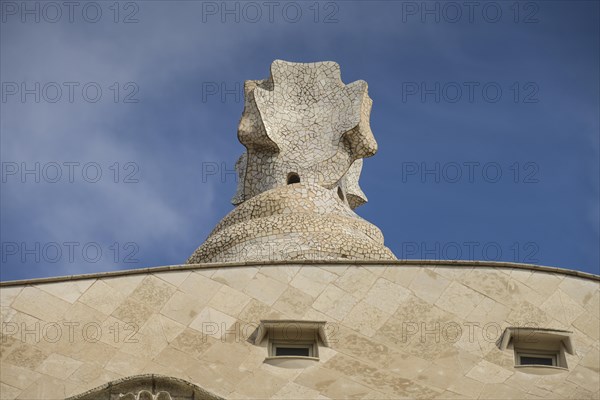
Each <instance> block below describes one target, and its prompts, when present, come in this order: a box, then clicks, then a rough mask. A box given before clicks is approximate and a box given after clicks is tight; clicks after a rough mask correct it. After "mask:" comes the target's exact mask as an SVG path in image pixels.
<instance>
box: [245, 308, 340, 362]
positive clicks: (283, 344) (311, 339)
mask: <svg viewBox="0 0 600 400" xmlns="http://www.w3.org/2000/svg"><path fill="white" fill-rule="evenodd" d="M325 325H326V322H325V321H299V320H261V321H260V325H259V326H258V328H257V329H256V331H255V332H254V333H253V334H252V336H251V340H252V341H253V342H254V344H256V345H260V344H261V343H262V342H263V340H266V342H267V345H266V350H267V354H266V356H267V357H266V358H265V362H266V363H269V364H271V365H276V366H279V367H283V368H305V367H309V366H310V365H311V364H312V363H314V362H318V361H319V346H326V347H327V346H329V342H328V339H327V333H326V330H325Z"/></svg>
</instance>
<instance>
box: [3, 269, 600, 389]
mask: <svg viewBox="0 0 600 400" xmlns="http://www.w3.org/2000/svg"><path fill="white" fill-rule="evenodd" d="M140 272H141V273H140ZM0 293H1V296H2V298H1V303H2V324H3V325H2V326H3V334H2V350H1V371H2V372H1V376H0V381H1V392H2V398H3V399H64V398H66V397H69V396H77V395H80V394H83V393H85V392H87V391H89V390H92V389H94V388H97V387H100V386H102V385H106V384H107V383H110V382H112V381H118V380H122V379H123V378H127V377H131V376H137V375H148V374H154V375H159V376H164V377H172V378H177V379H180V380H183V381H186V382H188V383H189V384H191V385H193V386H194V387H196V388H197V390H202V393H210V394H211V396H214V397H224V398H305V399H308V398H321V399H323V398H349V397H352V398H370V399H376V398H439V399H442V398H446V399H447V398H481V399H492V398H493V399H498V398H503V399H505V398H511V399H517V398H518V399H521V398H544V399H548V398H572V399H582V398H589V399H592V398H598V396H599V394H600V388H599V381H598V376H599V370H600V365H599V359H600V349H599V346H600V345H599V343H600V341H599V340H600V337H599V335H600V332H599V328H600V320H599V318H600V315H599V310H600V303H599V302H600V297H599V278H598V277H597V276H589V275H585V274H582V273H574V272H571V271H566V272H565V271H562V270H558V269H552V268H548V269H547V270H544V269H543V268H540V267H530V266H524V265H519V264H493V263H492V264H488V265H486V264H482V263H469V262H464V263H446V264H444V263H437V264H436V263H431V262H430V263H423V264H417V263H411V262H406V261H404V262H402V261H395V262H394V261H391V262H387V263H380V264H378V263H375V262H370V263H365V262H363V263H360V262H350V263H339V262H330V263H312V264H311V263H300V264H293V263H289V264H275V263H270V264H269V263H262V264H260V263H259V264H256V265H237V266H236V265H235V264H222V265H219V264H213V265H188V266H178V267H171V268H170V269H169V268H158V269H156V270H155V271H153V270H152V269H151V270H144V271H132V272H131V273H126V272H125V273H119V274H102V275H98V276H92V277H89V278H86V277H74V278H66V279H56V280H52V279H49V280H46V282H43V281H39V282H36V281H30V282H23V283H18V282H15V283H14V284H13V283H4V284H3V286H2V288H1V290H0ZM261 320H308V321H326V323H327V328H326V331H327V335H328V345H329V347H326V346H324V345H323V344H322V343H319V349H318V350H319V357H318V360H313V361H310V362H309V363H308V364H306V365H302V366H300V367H297V368H285V367H280V366H277V365H272V364H269V363H268V362H265V359H266V358H267V356H268V350H267V342H268V341H267V340H264V341H262V342H261V343H259V344H255V343H253V342H252V340H251V336H252V334H253V332H254V331H255V329H256V328H257V327H258V325H259V324H260V321H261ZM511 326H512V327H519V326H536V327H539V328H548V329H557V330H565V331H570V332H572V333H571V340H572V343H573V347H574V354H573V355H570V354H567V368H566V369H552V370H550V371H549V372H551V374H548V375H540V374H539V371H538V372H535V371H534V372H531V371H523V370H521V369H519V368H516V367H515V356H514V354H513V353H514V352H513V351H512V350H511V349H506V350H501V349H500V345H499V341H500V339H501V336H502V333H503V332H504V329H505V328H506V327H511ZM544 372H548V371H544ZM125 381H127V380H125ZM144 382H146V381H144ZM138 388H139V389H138V391H140V390H143V389H144V387H143V384H140V385H139V386H138ZM150 390H152V388H150ZM105 392H106V389H105ZM103 393H104V392H103ZM199 393H200V392H199ZM119 394H127V393H119ZM132 395H133V394H132ZM153 395H154V396H155V398H158V397H156V393H154V394H153ZM95 396H96V397H90V398H97V399H104V398H106V399H112V398H118V397H114V396H113V397H101V395H99V394H96V395H95ZM107 396H108V395H107ZM115 396H116V395H115ZM165 396H166V395H165ZM173 396H174V395H173ZM207 396H209V395H208V394H207ZM140 398H144V397H140ZM165 398H166V397H165ZM173 398H174V399H175V398H176V397H173ZM177 398H178V399H179V398H181V399H184V398H186V399H187V397H177ZM189 398H192V397H189ZM206 398H210V397H206ZM160 399H161V400H162V398H160Z"/></svg>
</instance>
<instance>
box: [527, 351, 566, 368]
mask: <svg viewBox="0 0 600 400" xmlns="http://www.w3.org/2000/svg"><path fill="white" fill-rule="evenodd" d="M557 359H558V354H540V353H531V352H520V351H518V350H517V360H518V361H517V363H518V364H517V365H548V366H551V367H556V366H557V364H556V360H557Z"/></svg>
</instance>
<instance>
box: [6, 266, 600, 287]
mask: <svg viewBox="0 0 600 400" xmlns="http://www.w3.org/2000/svg"><path fill="white" fill-rule="evenodd" d="M280 265H312V266H319V265H331V266H333V265H340V266H349V265H356V266H365V265H367V266H382V267H397V268H407V267H428V266H430V267H442V268H507V269H523V270H529V271H534V272H548V273H553V274H561V275H566V276H573V277H578V278H582V279H589V280H591V281H596V282H600V275H596V274H591V273H588V272H583V271H577V270H574V269H566V268H558V267H550V266H543V265H535V264H525V263H515V262H505V261H473V260H389V261H380V260H296V261H285V262H282V261H254V262H215V263H199V264H177V265H165V266H158V267H149V268H138V269H125V270H120V271H109V272H96V273H91V274H80V275H65V276H54V277H49V278H33V279H21V280H14V281H0V286H4V287H8V286H24V285H37V284H42V283H56V282H68V281H75V280H84V279H102V278H111V277H117V276H128V275H142V274H157V273H161V272H172V271H188V270H198V269H217V268H236V267H238V268H239V267H263V266H280Z"/></svg>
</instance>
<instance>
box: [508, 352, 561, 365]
mask: <svg viewBox="0 0 600 400" xmlns="http://www.w3.org/2000/svg"><path fill="white" fill-rule="evenodd" d="M515 353H516V354H515V355H516V357H515V358H516V360H517V363H516V364H515V365H516V366H520V367H539V366H542V367H558V366H559V365H558V360H559V356H560V355H559V352H552V351H539V350H527V349H515ZM521 357H532V358H549V359H550V360H552V364H550V365H546V364H523V362H522V361H521Z"/></svg>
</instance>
